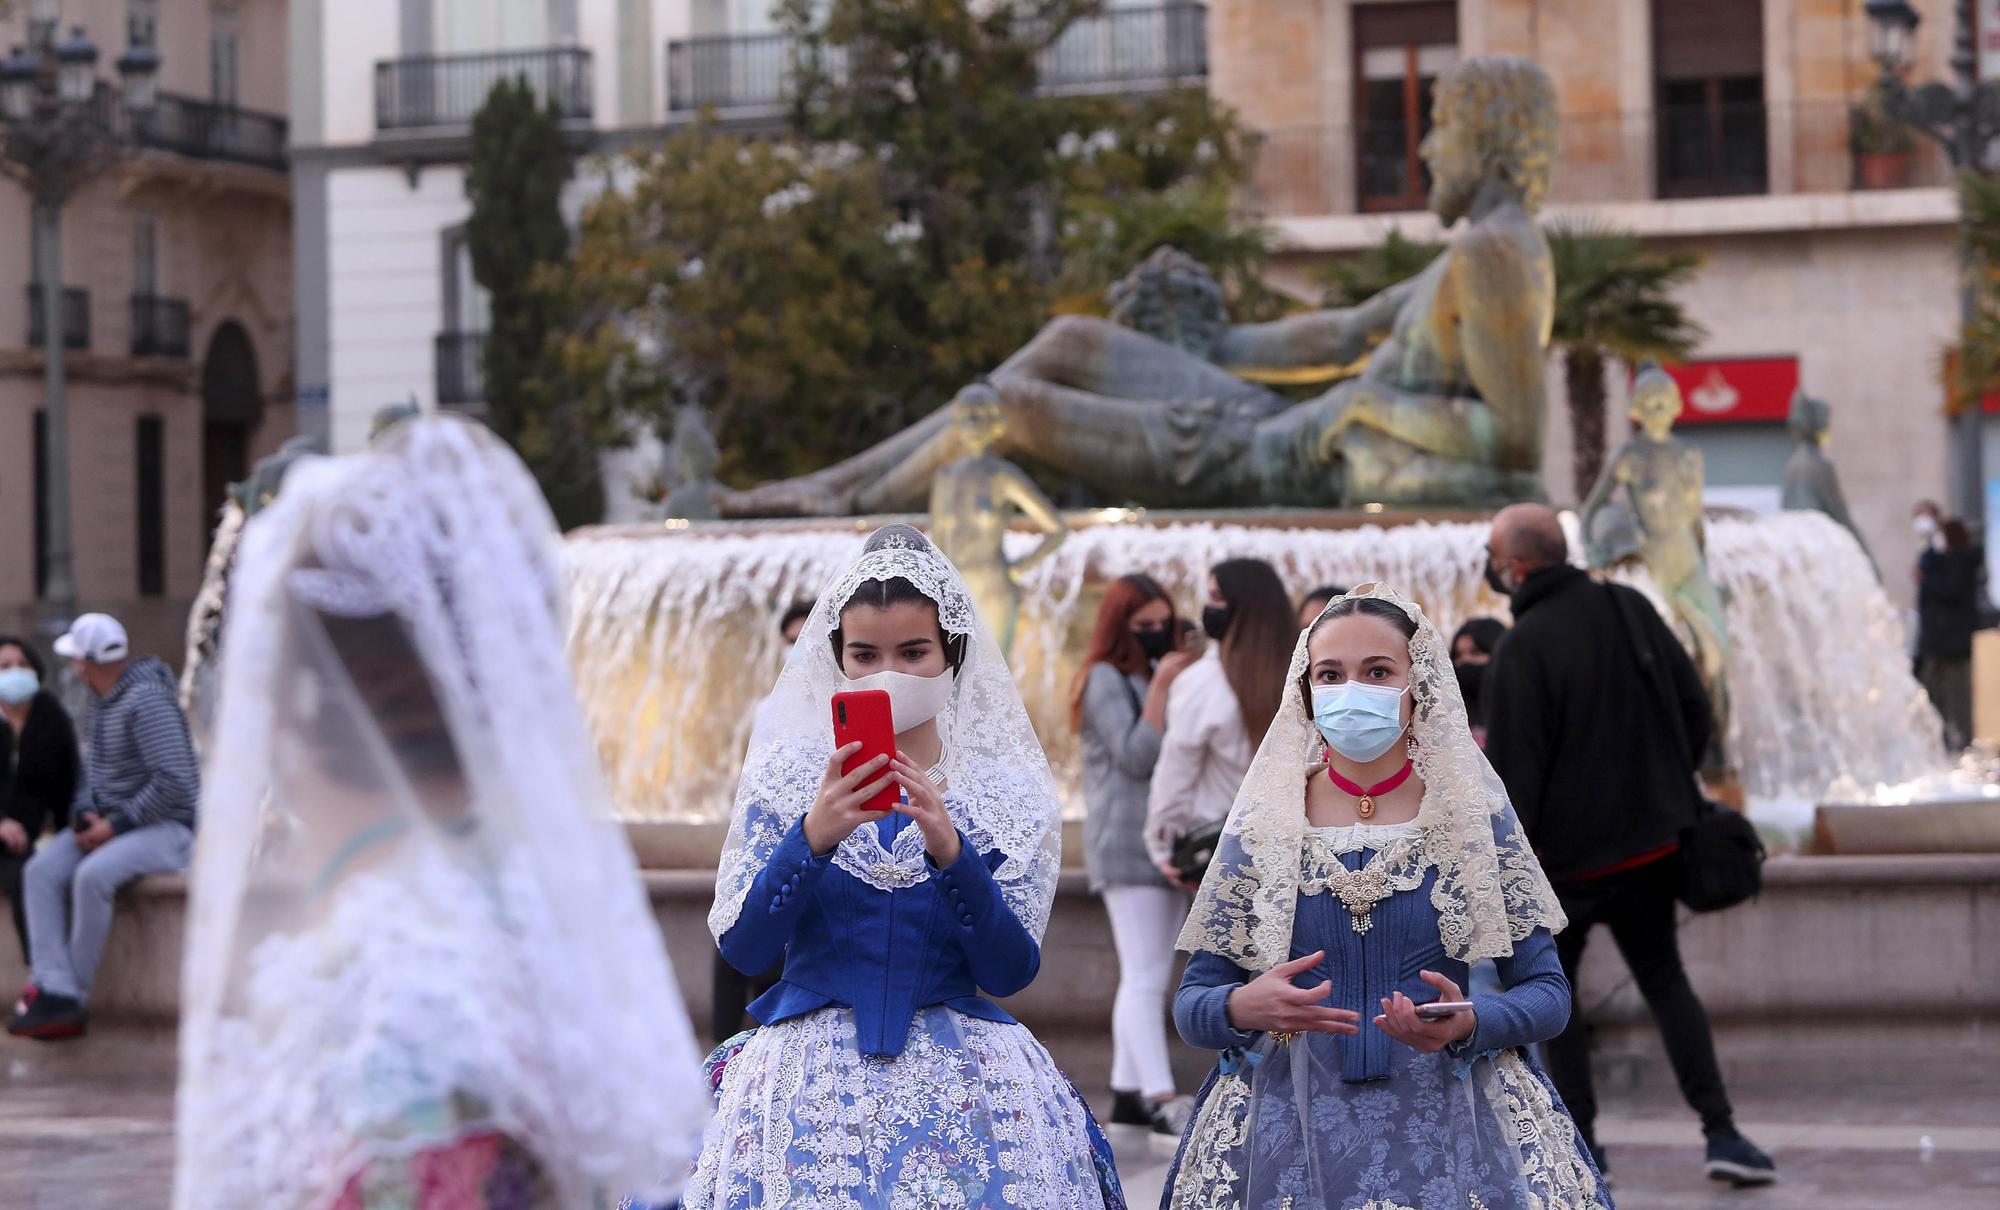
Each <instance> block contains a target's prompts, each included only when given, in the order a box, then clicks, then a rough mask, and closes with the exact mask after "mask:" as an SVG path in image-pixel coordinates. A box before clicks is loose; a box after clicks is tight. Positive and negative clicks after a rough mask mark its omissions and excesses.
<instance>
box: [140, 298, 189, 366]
mask: <svg viewBox="0 0 2000 1210" xmlns="http://www.w3.org/2000/svg"><path fill="white" fill-rule="evenodd" d="M188 328H189V325H188V305H187V300H186V299H184V298H161V297H160V296H159V295H156V294H134V295H133V296H132V356H134V357H180V358H185V357H186V356H187V355H188V350H189V347H190V342H189V340H188Z"/></svg>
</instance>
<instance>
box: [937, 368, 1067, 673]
mask: <svg viewBox="0 0 2000 1210" xmlns="http://www.w3.org/2000/svg"><path fill="white" fill-rule="evenodd" d="M951 418H952V427H951V432H952V435H953V437H954V438H955V439H956V440H957V442H958V444H959V448H960V449H961V451H962V456H961V457H959V458H957V459H955V460H954V461H951V462H948V463H946V464H945V466H944V467H943V468H942V469H941V470H939V471H938V473H937V476H936V478H934V479H933V480H932V481H931V506H930V507H931V540H932V541H933V542H935V543H937V548H938V549H939V550H940V551H943V552H944V556H945V557H946V558H947V559H950V560H951V561H952V562H953V563H954V564H956V565H957V567H958V570H959V574H961V575H963V576H964V577H965V585H966V587H967V588H968V589H970V590H971V592H972V602H973V604H974V605H975V606H976V607H977V608H978V610H979V612H980V613H981V614H982V615H983V616H984V618H985V621H986V624H987V625H988V626H990V627H992V628H993V634H994V637H995V638H997V639H998V640H999V642H1000V650H1001V651H1002V652H1011V651H1012V650H1013V647H1014V628H1015V623H1016V622H1018V621H1019V620H1020V614H1021V584H1020V580H1021V575H1022V574H1023V573H1024V572H1026V571H1027V570H1028V569H1029V568H1031V567H1033V566H1034V565H1035V564H1037V563H1040V562H1041V561H1042V560H1043V559H1046V558H1048V557H1049V556H1050V555H1052V554H1054V553H1055V552H1056V548H1057V547H1058V546H1061V545H1062V544H1063V540H1064V539H1065V538H1067V537H1069V527H1068V526H1066V525H1065V524H1063V519H1062V514H1061V513H1058V512H1057V511H1056V506H1055V505H1054V504H1051V503H1050V502H1049V498H1048V497H1047V496H1045V495H1043V494H1042V489H1041V488H1039V487H1036V486H1035V481H1034V480H1032V479H1030V478H1028V476H1027V474H1026V473H1025V472H1024V471H1022V470H1021V468H1020V467H1018V466H1015V465H1014V464H1013V463H1011V462H1008V461H1006V460H1005V459H1003V458H1001V457H1000V456H999V455H998V454H995V453H994V452H993V449H994V446H995V445H997V444H998V443H999V441H1000V439H1001V437H1002V436H1003V435H1004V433H1005V431H1006V429H1005V421H1004V419H1003V417H1002V412H1001V409H1000V397H999V395H997V394H996V393H995V392H994V390H993V388H992V387H990V386H987V385H986V384H984V383H975V384H973V385H972V386H969V387H966V388H965V389H964V390H963V391H960V392H959V395H958V398H957V399H956V400H954V401H953V402H952V405H951ZM1016 511H1018V512H1019V513H1020V514H1021V515H1022V516H1024V517H1026V518H1027V519H1028V520H1029V521H1030V522H1032V523H1033V524H1034V525H1035V527H1036V528H1037V529H1039V530H1041V531H1042V533H1043V534H1044V535H1046V536H1044V537H1043V539H1042V541H1041V542H1040V543H1039V544H1038V545H1037V546H1036V547H1035V549H1034V550H1032V551H1029V552H1028V554H1027V556H1026V557H1025V558H1023V559H1022V560H1021V561H1020V562H1018V563H1012V564H1010V563H1008V562H1007V554H1006V551H1005V550H1004V549H1003V548H1002V543H1003V542H1004V541H1005V540H1006V537H1007V523H1008V521H1009V519H1010V517H1009V514H1010V513H1012V512H1016Z"/></svg>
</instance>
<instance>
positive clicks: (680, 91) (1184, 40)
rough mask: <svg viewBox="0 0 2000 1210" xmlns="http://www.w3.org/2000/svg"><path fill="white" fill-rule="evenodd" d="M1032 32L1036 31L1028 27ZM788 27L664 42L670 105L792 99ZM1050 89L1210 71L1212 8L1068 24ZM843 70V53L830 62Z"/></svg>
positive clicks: (1142, 82)
mask: <svg viewBox="0 0 2000 1210" xmlns="http://www.w3.org/2000/svg"><path fill="white" fill-rule="evenodd" d="M1030 32H1031V33H1032V31H1030ZM794 43H795V39H794V38H793V37H792V36H791V35H790V34H783V33H776V34H746V35H722V36H717V37H706V38H688V39H683V40H677V41H673V42H669V43H667V108H668V110H669V111H670V112H672V113H680V114H687V113H694V112H696V111H697V110H701V109H704V108H707V107H709V106H713V107H715V108H716V109H723V110H729V109H734V110H766V111H769V110H775V109H779V108H782V107H783V106H784V105H785V104H786V103H787V102H788V101H789V100H790V99H791V87H792V55H793V48H794ZM1036 65H1037V69H1038V71H1039V87H1040V90H1041V91H1042V92H1045V93H1072V92H1109V91H1134V90H1140V89H1151V88H1159V87H1165V86H1167V85H1170V84H1173V83H1176V82H1180V81H1186V80H1194V79H1200V78H1202V77H1204V76H1206V75H1207V74H1208V10H1207V8H1206V7H1204V6H1203V5H1200V4H1189V3H1177V4H1162V5H1157V6H1153V7H1146V8H1115V9H1111V10H1109V11H1107V12H1105V13H1103V14H1101V15H1099V16H1096V17H1091V18H1088V19H1085V20H1082V21H1078V22H1076V23H1075V24H1073V25H1071V26H1070V27H1069V28H1068V29H1066V30H1064V31H1063V33H1062V36H1061V37H1059V38H1057V39H1056V40H1055V42H1054V43H1053V44H1051V45H1050V46H1049V47H1048V49H1046V50H1044V51H1043V52H1042V54H1041V56H1040V58H1039V59H1038V60H1037V61H1036ZM829 66H830V67H831V69H832V70H833V71H834V72H835V73H836V74H838V73H839V72H840V71H841V70H842V69H843V63H842V60H841V58H840V56H839V55H838V54H835V56H834V60H833V62H832V63H831V64H830V65H829Z"/></svg>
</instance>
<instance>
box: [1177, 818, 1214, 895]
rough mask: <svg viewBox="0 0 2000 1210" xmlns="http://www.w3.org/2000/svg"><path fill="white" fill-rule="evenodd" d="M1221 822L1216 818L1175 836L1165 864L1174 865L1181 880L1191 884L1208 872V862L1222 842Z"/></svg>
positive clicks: (1212, 859) (1211, 859) (1198, 880)
mask: <svg viewBox="0 0 2000 1210" xmlns="http://www.w3.org/2000/svg"><path fill="white" fill-rule="evenodd" d="M1222 824H1223V821H1222V820H1220V819H1218V820H1216V821H1215V822H1214V823H1205V824H1203V825H1201V826H1200V827H1198V828H1196V829H1194V830H1193V831H1192V832H1183V833H1181V834H1180V836H1178V837H1176V838H1175V840H1174V851H1173V853H1172V855H1171V856H1169V857H1168V859H1167V864H1168V865H1170V866H1172V867H1174V873H1176V874H1178V875H1179V876H1180V880H1181V881H1182V882H1185V883H1188V884H1189V885H1193V884H1195V883H1198V882H1200V881H1201V878H1202V875H1204V874H1206V873H1208V863H1209V862H1211V861H1214V860H1215V849H1216V846H1217V845H1219V844H1221V843H1222Z"/></svg>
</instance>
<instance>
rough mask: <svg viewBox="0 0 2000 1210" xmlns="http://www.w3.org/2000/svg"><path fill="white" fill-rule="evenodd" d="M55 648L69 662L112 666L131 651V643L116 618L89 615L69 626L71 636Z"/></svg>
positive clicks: (57, 643) (107, 615)
mask: <svg viewBox="0 0 2000 1210" xmlns="http://www.w3.org/2000/svg"><path fill="white" fill-rule="evenodd" d="M55 648H56V654H57V655H59V656H61V657H63V658H64V659H66V660H89V661H90V662H91V663H93V664H113V663H116V662H118V661H119V660H122V659H124V658H125V657H126V655H128V654H129V653H130V652H131V643H130V641H129V640H127V639H126V637H125V628H124V627H123V626H120V625H119V624H118V619H117V618H114V617H112V616H111V615H110V614H108V613H86V614H84V615H82V616H81V617H79V618H77V620H76V621H74V622H71V623H70V624H69V633H68V634H66V635H64V636H62V637H61V638H59V639H57V640H56V642H55Z"/></svg>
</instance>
